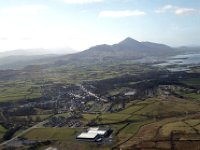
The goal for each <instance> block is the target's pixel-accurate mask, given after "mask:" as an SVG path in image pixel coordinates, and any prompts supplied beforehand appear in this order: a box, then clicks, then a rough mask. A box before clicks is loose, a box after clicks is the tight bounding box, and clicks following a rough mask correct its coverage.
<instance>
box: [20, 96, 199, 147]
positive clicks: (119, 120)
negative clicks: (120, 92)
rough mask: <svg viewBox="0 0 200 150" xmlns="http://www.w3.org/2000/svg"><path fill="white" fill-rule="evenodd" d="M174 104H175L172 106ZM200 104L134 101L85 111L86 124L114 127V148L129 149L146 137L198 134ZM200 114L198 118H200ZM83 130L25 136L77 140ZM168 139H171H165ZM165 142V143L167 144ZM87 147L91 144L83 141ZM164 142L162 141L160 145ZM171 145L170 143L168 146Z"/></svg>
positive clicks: (35, 131) (34, 132)
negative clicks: (109, 110) (109, 109)
mask: <svg viewBox="0 0 200 150" xmlns="http://www.w3.org/2000/svg"><path fill="white" fill-rule="evenodd" d="M172 106H173V107H172ZM199 107H200V104H199V103H197V102H196V101H190V100H184V99H179V98H176V97H173V96H170V97H168V98H167V99H164V98H161V97H158V98H149V99H147V100H145V101H139V102H136V103H131V104H130V105H128V107H127V108H126V109H124V110H122V111H119V112H116V113H105V114H104V113H103V114H83V118H82V119H81V121H82V122H84V123H85V124H87V123H89V122H90V121H95V122H96V123H97V124H105V125H108V126H110V127H111V128H112V129H113V142H112V144H111V147H121V148H127V147H131V146H132V145H134V144H138V143H140V141H141V138H140V137H142V139H143V140H144V139H145V140H152V139H153V140H155V138H156V139H163V138H165V139H169V136H170V134H171V133H172V131H174V130H176V131H184V133H187V134H195V135H192V137H190V138H191V139H193V138H194V137H195V138H196V139H198V137H197V136H198V135H196V133H197V131H199V129H200V116H199V115H198V113H197V112H199ZM198 117H199V118H198ZM80 130H81V129H74V128H37V129H33V130H31V131H30V132H28V133H26V134H25V135H24V136H23V137H25V138H28V139H32V140H33V139H37V140H45V139H49V140H50V139H51V140H58V141H63V142H61V143H62V144H64V143H65V144H66V142H65V141H69V142H72V145H73V144H74V143H76V140H75V136H76V135H77V134H78V133H79V132H80ZM166 142H168V141H166ZM166 142H164V143H163V144H165V145H167V144H166ZM82 145H83V146H86V147H87V146H88V143H87V142H86V143H84V142H83V143H82ZM161 145H162V144H161ZM167 146H169V145H167Z"/></svg>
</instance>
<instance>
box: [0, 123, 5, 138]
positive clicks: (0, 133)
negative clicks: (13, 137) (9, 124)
mask: <svg viewBox="0 0 200 150" xmlns="http://www.w3.org/2000/svg"><path fill="white" fill-rule="evenodd" d="M5 132H6V129H5V128H4V127H2V126H1V125H0V141H1V139H2V137H3V135H4V133H5Z"/></svg>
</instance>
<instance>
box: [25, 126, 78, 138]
mask: <svg viewBox="0 0 200 150" xmlns="http://www.w3.org/2000/svg"><path fill="white" fill-rule="evenodd" d="M79 131H80V129H75V128H36V129H33V130H31V131H29V132H28V133H26V134H25V135H23V137H24V138H27V139H30V140H41V141H42V140H73V139H75V137H76V134H78V133H79Z"/></svg>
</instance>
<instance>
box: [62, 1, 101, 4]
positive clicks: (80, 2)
mask: <svg viewBox="0 0 200 150" xmlns="http://www.w3.org/2000/svg"><path fill="white" fill-rule="evenodd" d="M63 1H64V2H65V3H68V4H86V3H98V2H103V1H104V0H63Z"/></svg>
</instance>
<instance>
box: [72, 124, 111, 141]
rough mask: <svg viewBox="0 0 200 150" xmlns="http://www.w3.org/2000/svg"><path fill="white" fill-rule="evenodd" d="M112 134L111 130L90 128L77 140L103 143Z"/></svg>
mask: <svg viewBox="0 0 200 150" xmlns="http://www.w3.org/2000/svg"><path fill="white" fill-rule="evenodd" d="M109 132H110V129H100V128H99V127H95V128H88V129H87V131H86V132H82V133H81V134H79V135H78V136H77V137H76V139H78V140H85V141H101V140H102V139H103V138H104V137H106V136H107V135H108V134H109Z"/></svg>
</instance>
